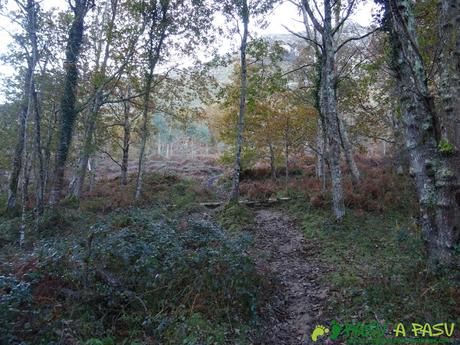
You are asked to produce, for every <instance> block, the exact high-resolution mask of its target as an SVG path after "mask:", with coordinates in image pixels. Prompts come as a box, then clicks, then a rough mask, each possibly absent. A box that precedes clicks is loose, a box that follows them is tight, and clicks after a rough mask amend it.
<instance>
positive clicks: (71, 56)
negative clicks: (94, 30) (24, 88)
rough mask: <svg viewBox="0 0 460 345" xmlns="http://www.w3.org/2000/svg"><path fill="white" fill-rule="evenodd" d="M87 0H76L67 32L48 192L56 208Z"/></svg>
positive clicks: (68, 140)
mask: <svg viewBox="0 0 460 345" xmlns="http://www.w3.org/2000/svg"><path fill="white" fill-rule="evenodd" d="M91 5H92V2H91V1H90V0H75V3H74V5H71V7H72V10H73V13H74V19H73V21H72V25H71V27H70V30H69V36H68V39H67V47H66V59H65V62H64V70H65V79H64V90H63V93H62V96H61V105H60V108H61V112H60V121H59V139H58V148H57V154H56V163H55V167H54V183H53V186H52V188H51V192H50V199H49V204H50V205H55V204H57V203H58V202H59V200H60V198H61V194H62V189H63V185H64V173H65V166H66V163H67V158H68V154H69V149H70V145H71V143H72V134H73V129H74V125H75V120H76V118H77V109H76V90H77V83H78V66H77V64H78V58H79V55H80V49H81V45H82V42H83V31H84V19H85V16H86V14H87V12H88V10H89V8H90V7H91Z"/></svg>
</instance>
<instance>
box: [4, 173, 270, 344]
mask: <svg viewBox="0 0 460 345" xmlns="http://www.w3.org/2000/svg"><path fill="white" fill-rule="evenodd" d="M144 181H145V184H146V188H145V190H146V191H147V192H148V193H149V194H148V195H147V196H145V197H144V198H143V200H142V202H138V203H136V204H134V203H130V202H127V201H126V200H124V199H123V198H124V195H125V194H127V192H126V190H125V191H122V192H119V191H118V190H117V189H116V188H115V187H114V189H113V190H112V192H111V193H109V192H110V191H109V192H107V193H106V194H104V192H103V191H100V192H98V193H99V194H96V195H94V196H90V197H86V198H84V200H82V201H81V202H80V203H75V202H73V201H67V202H65V203H64V205H63V206H62V207H60V208H58V209H56V210H53V211H49V210H48V211H46V212H45V214H44V215H43V217H41V218H40V219H39V220H38V222H35V221H32V220H31V223H30V224H28V233H27V235H26V239H27V242H26V244H25V246H24V247H23V248H22V249H20V248H19V247H18V246H17V244H16V243H15V238H16V237H17V226H18V224H19V223H18V219H17V218H7V217H4V218H2V222H1V223H0V224H1V225H0V226H1V229H0V233H1V234H2V235H1V236H2V240H3V242H2V243H1V245H2V246H3V247H2V249H1V254H0V329H1V330H2V333H1V334H0V344H63V343H65V344H87V345H89V344H92V345H95V344H96V345H110V344H131V345H134V344H171V345H173V344H174V345H176V344H190V345H192V344H197V345H198V344H200V345H202V344H203V345H204V344H213V345H214V344H227V343H232V344H233V343H234V344H236V343H238V344H245V343H246V342H245V339H246V338H247V336H246V334H247V332H248V331H249V329H250V327H251V325H253V324H254V322H255V321H256V319H257V310H258V300H259V299H258V296H259V294H260V290H261V288H260V286H261V283H260V280H259V278H258V276H257V274H256V273H255V269H254V265H253V262H252V261H251V259H250V258H249V257H247V256H246V255H245V254H244V253H245V251H246V247H247V246H248V245H249V240H248V239H247V238H245V237H243V236H240V235H238V234H235V233H228V232H227V231H225V230H224V229H223V228H222V227H221V226H219V225H218V224H216V223H215V222H213V221H212V220H211V219H209V218H206V217H201V216H200V212H201V210H200V207H199V206H197V205H198V203H199V202H200V201H202V200H205V199H206V198H207V195H206V194H205V193H204V192H202V191H201V189H200V187H199V185H197V184H195V183H193V182H192V181H188V180H182V179H180V178H177V177H171V176H169V177H165V176H162V175H155V174H152V175H148V176H146V178H145V180H144ZM105 188H107V187H105ZM128 188H130V187H128ZM150 193H155V195H152V194H150ZM110 194H111V195H112V197H109V195H110ZM117 199H120V200H121V201H120V202H118V201H117ZM114 200H115V201H117V204H116V206H114V205H115V204H114V202H115V201H114ZM5 234H6V235H5Z"/></svg>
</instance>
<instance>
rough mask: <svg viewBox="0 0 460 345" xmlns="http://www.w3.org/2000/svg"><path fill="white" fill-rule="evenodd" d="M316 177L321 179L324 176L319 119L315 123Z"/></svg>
mask: <svg viewBox="0 0 460 345" xmlns="http://www.w3.org/2000/svg"><path fill="white" fill-rule="evenodd" d="M315 156H316V165H315V168H316V169H315V172H316V177H317V178H319V179H321V178H322V177H323V175H324V152H323V129H322V126H321V119H320V118H318V121H317V122H316V151H315Z"/></svg>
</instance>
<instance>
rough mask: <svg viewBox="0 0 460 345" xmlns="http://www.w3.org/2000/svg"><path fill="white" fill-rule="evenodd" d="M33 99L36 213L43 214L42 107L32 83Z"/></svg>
mask: <svg viewBox="0 0 460 345" xmlns="http://www.w3.org/2000/svg"><path fill="white" fill-rule="evenodd" d="M32 88H33V90H32V92H33V101H34V105H35V111H34V113H35V140H34V151H35V155H36V158H37V164H38V168H37V179H36V180H37V183H36V187H35V188H36V213H37V215H41V214H42V213H43V210H44V205H45V202H44V193H45V192H44V188H45V170H44V166H43V154H42V144H41V116H40V108H39V104H38V97H37V92H36V91H35V86H34V85H32Z"/></svg>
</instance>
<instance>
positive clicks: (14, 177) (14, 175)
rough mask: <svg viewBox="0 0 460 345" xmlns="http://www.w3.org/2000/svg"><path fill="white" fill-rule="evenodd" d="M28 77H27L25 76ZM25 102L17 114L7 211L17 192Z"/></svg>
mask: <svg viewBox="0 0 460 345" xmlns="http://www.w3.org/2000/svg"><path fill="white" fill-rule="evenodd" d="M27 79H28V78H27ZM27 113H28V109H27V104H26V105H24V106H23V107H22V109H21V112H20V114H19V130H18V134H19V135H18V142H17V144H16V149H15V152H14V158H13V167H12V169H11V175H10V180H9V185H8V201H7V205H6V209H7V211H12V210H13V209H14V208H15V207H16V197H17V192H18V184H19V176H20V174H21V169H22V157H23V151H24V144H25V142H24V136H25V132H26V125H27Z"/></svg>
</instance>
